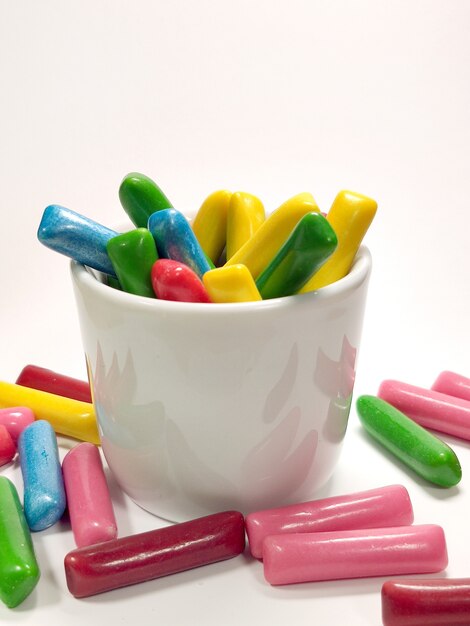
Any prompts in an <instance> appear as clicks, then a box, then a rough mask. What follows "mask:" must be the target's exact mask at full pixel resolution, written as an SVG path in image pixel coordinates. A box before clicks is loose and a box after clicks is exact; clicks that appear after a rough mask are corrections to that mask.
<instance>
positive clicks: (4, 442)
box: [0, 424, 16, 466]
mask: <svg viewBox="0 0 470 626" xmlns="http://www.w3.org/2000/svg"><path fill="white" fill-rule="evenodd" d="M15 454H16V445H15V442H14V441H13V437H12V436H11V435H10V433H9V432H8V430H7V429H6V427H5V426H3V425H2V424H0V466H1V465H6V464H7V463H10V461H12V460H13V458H14V456H15Z"/></svg>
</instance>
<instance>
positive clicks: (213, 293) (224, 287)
mask: <svg viewBox="0 0 470 626" xmlns="http://www.w3.org/2000/svg"><path fill="white" fill-rule="evenodd" d="M202 282H203V283H204V286H205V288H206V290H207V293H208V294H209V298H210V299H211V300H212V302H252V301H255V300H261V296H260V293H259V291H258V289H257V287H256V284H255V281H254V280H253V276H252V275H251V274H250V271H249V269H248V268H247V267H246V266H245V265H241V264H237V265H230V267H226V266H224V267H218V268H216V269H215V270H210V272H206V273H205V274H204V276H203V277H202Z"/></svg>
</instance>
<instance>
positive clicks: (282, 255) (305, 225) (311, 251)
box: [256, 213, 338, 300]
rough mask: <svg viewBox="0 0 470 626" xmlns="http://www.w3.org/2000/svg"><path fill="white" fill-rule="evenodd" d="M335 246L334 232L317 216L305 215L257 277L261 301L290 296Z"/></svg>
mask: <svg viewBox="0 0 470 626" xmlns="http://www.w3.org/2000/svg"><path fill="white" fill-rule="evenodd" d="M337 245H338V240H337V238H336V234H335V232H334V230H333V229H332V228H331V226H330V224H329V223H328V221H327V220H326V219H325V218H324V217H323V215H321V214H320V213H307V214H306V215H304V216H303V217H302V218H301V219H300V220H299V222H298V223H297V225H296V226H295V228H294V230H293V231H292V233H291V234H290V236H289V237H288V239H287V240H286V242H285V243H284V245H283V246H282V247H281V248H280V250H279V251H278V253H277V254H276V256H275V257H274V258H273V259H272V261H271V262H270V263H269V265H268V266H267V267H266V268H265V269H264V270H263V272H262V273H261V274H260V275H259V276H258V279H257V281H256V286H257V287H258V290H259V292H260V294H261V297H262V298H263V300H267V299H270V298H281V297H283V296H291V295H293V294H295V293H297V292H298V291H299V289H301V288H302V287H303V286H304V285H305V283H306V282H307V281H308V280H309V279H310V278H311V277H312V276H313V274H314V273H315V272H316V271H317V270H318V269H320V267H321V266H322V265H323V263H325V261H327V259H328V258H329V257H330V256H331V255H332V254H333V252H334V251H335V249H336V246H337Z"/></svg>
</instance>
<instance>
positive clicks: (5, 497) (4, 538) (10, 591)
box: [0, 476, 40, 608]
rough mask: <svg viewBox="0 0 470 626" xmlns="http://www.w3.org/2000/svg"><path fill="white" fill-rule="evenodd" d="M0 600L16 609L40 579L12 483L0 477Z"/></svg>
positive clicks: (29, 536) (29, 538) (27, 530)
mask: <svg viewBox="0 0 470 626" xmlns="http://www.w3.org/2000/svg"><path fill="white" fill-rule="evenodd" d="M0 537H1V541H0V598H1V600H2V602H4V603H5V604H6V605H7V606H8V607H9V608H13V607H15V606H18V605H19V604H21V603H22V602H23V600H24V599H25V598H27V597H28V596H29V594H30V593H31V591H32V590H33V589H34V587H35V586H36V585H37V582H38V580H39V577H40V572H39V567H38V563H37V561H36V555H35V554H34V548H33V543H32V541H31V533H30V532H29V528H28V525H27V523H26V520H25V517H24V514H23V509H22V507H21V503H20V500H19V498H18V493H17V491H16V488H15V486H14V485H13V483H12V482H11V481H10V480H8V478H5V477H4V476H0Z"/></svg>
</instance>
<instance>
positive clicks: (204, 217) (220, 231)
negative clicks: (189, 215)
mask: <svg viewBox="0 0 470 626" xmlns="http://www.w3.org/2000/svg"><path fill="white" fill-rule="evenodd" d="M231 197H232V192H231V191H227V190H226V189H223V190H220V191H214V193H211V195H210V196H208V197H207V198H206V199H205V200H204V202H203V203H202V205H201V208H200V209H199V211H198V212H197V214H196V217H195V218H194V221H193V223H192V227H193V232H194V234H195V235H196V237H197V240H198V241H199V243H200V244H201V248H202V249H203V250H204V252H205V253H206V254H207V256H209V257H210V259H211V260H212V261H213V263H217V261H218V260H219V258H220V255H221V254H222V252H223V249H224V246H225V240H226V236H227V211H228V206H229V203H230V198H231Z"/></svg>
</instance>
